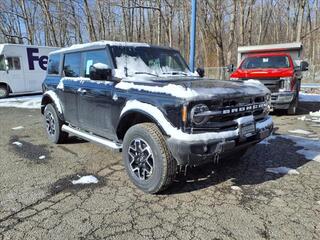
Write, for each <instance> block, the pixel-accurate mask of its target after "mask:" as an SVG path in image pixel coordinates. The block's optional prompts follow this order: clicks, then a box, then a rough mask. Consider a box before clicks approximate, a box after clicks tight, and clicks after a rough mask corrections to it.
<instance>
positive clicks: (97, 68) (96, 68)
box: [89, 63, 112, 81]
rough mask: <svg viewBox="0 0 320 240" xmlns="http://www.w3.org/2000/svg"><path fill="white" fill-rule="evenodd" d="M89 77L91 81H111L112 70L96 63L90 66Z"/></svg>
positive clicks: (105, 65)
mask: <svg viewBox="0 0 320 240" xmlns="http://www.w3.org/2000/svg"><path fill="white" fill-rule="evenodd" d="M89 77H90V79H91V80H101V81H110V80H112V69H111V68H110V67H109V66H108V65H107V64H103V63H95V64H93V65H91V66H90V69H89Z"/></svg>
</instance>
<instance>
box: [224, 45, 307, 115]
mask: <svg viewBox="0 0 320 240" xmlns="http://www.w3.org/2000/svg"><path fill="white" fill-rule="evenodd" d="M301 51H302V45H301V44H300V43H292V44H274V45H264V46H261V45H260V46H249V47H239V48H238V62H240V64H239V66H238V68H237V69H236V70H235V71H234V72H233V73H232V74H231V75H230V79H231V80H247V79H255V80H259V81H260V82H261V83H263V84H264V85H265V86H266V87H267V88H268V89H269V90H270V91H271V105H272V107H273V109H285V110H286V111H287V113H288V114H295V113H296V110H297V107H298V103H299V91H300V85H301V79H302V71H306V70H308V63H307V62H304V61H300V58H301ZM228 70H229V71H230V72H232V71H233V70H234V69H233V65H230V66H228Z"/></svg>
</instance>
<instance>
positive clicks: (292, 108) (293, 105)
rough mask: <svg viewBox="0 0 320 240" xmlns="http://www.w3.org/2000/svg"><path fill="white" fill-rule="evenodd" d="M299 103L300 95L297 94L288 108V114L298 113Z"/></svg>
mask: <svg viewBox="0 0 320 240" xmlns="http://www.w3.org/2000/svg"><path fill="white" fill-rule="evenodd" d="M298 105H299V96H297V97H296V98H295V99H294V101H293V102H292V103H291V104H290V106H289V109H288V110H287V114H288V115H296V113H297V109H298Z"/></svg>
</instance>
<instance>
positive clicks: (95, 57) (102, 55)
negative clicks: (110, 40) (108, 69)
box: [83, 49, 111, 77]
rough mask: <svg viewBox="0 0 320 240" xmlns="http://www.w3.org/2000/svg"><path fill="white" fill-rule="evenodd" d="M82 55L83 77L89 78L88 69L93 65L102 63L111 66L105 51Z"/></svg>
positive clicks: (89, 52)
mask: <svg viewBox="0 0 320 240" xmlns="http://www.w3.org/2000/svg"><path fill="white" fill-rule="evenodd" d="M83 55H84V56H83V59H84V61H83V63H84V66H83V70H84V76H85V77H89V70H90V67H91V66H92V65H93V64H95V63H103V64H107V65H109V66H111V64H110V60H109V58H108V56H107V51H106V49H101V50H94V51H88V52H84V53H83Z"/></svg>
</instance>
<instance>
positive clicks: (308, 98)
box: [299, 92, 320, 102]
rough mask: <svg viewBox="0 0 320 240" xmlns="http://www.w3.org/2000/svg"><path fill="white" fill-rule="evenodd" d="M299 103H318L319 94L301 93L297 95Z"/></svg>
mask: <svg viewBox="0 0 320 240" xmlns="http://www.w3.org/2000/svg"><path fill="white" fill-rule="evenodd" d="M299 101H300V102H320V94H310V93H303V92H301V93H300V94H299Z"/></svg>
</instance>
